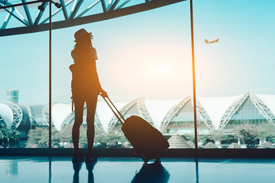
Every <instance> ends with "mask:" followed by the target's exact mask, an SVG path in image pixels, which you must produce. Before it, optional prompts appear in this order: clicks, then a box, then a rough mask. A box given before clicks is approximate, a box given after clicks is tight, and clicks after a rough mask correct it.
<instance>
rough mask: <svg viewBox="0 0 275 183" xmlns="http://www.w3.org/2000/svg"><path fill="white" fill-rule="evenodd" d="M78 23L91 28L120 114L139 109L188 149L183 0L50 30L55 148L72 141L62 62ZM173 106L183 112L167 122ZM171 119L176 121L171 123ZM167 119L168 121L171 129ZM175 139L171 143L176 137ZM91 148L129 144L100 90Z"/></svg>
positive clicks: (67, 76)
mask: <svg viewBox="0 0 275 183" xmlns="http://www.w3.org/2000/svg"><path fill="white" fill-rule="evenodd" d="M81 28H85V29H86V30H87V31H88V32H92V34H93V37H94V39H92V45H93V47H94V48H95V49H96V51H97V57H98V60H97V61H96V67H97V72H98V76H99V80H100V82H101V85H102V88H103V89H104V90H106V91H107V93H108V95H109V97H110V99H111V100H112V101H113V102H114V104H115V105H116V107H117V108H118V109H119V110H120V112H121V113H122V115H123V116H124V117H125V118H128V117H130V116H132V115H136V116H139V117H141V118H143V119H145V120H146V121H148V122H149V123H150V124H151V125H152V126H154V127H155V128H157V129H158V130H159V131H161V132H162V133H163V134H164V136H165V137H166V138H167V139H169V138H170V137H171V136H175V137H176V138H178V136H179V137H180V140H179V141H180V142H181V141H184V142H186V143H190V144H191V145H190V146H188V147H187V148H192V147H194V128H193V127H194V125H193V121H194V120H193V118H194V117H193V112H192V108H193V107H192V104H191V101H192V97H191V94H192V73H191V69H192V66H191V49H190V45H191V44H190V17H189V4H186V2H182V3H177V4H175V5H170V6H167V7H163V8H159V9H155V10H151V11H146V12H142V13H138V14H133V15H129V16H125V17H120V18H116V19H110V20H107V21H103V22H97V23H91V24H85V25H82V26H76V27H71V28H67V29H59V30H54V31H53V82H52V84H53V106H52V115H53V116H52V121H53V125H54V130H53V133H52V138H53V143H54V147H58V148H65V147H72V139H71V129H72V125H73V123H74V120H75V113H74V112H72V111H71V101H70V97H71V80H72V73H71V71H70V70H69V66H70V65H71V64H73V63H74V61H73V59H72V57H71V51H72V50H73V49H74V46H75V42H74V40H75V39H74V33H75V32H76V31H77V30H79V29H81ZM186 100H187V103H188V105H187V106H185V104H187V103H185V102H186ZM182 104H184V105H183V106H182ZM179 106H180V107H179ZM181 107H184V110H183V111H182V110H181ZM179 110H180V111H179ZM185 112H186V114H182V113H185ZM174 113H175V114H174ZM178 113H180V114H181V115H183V116H184V115H187V118H185V117H184V119H183V120H181V119H176V120H175V121H176V122H174V121H171V120H173V119H175V116H174V115H178ZM86 115H87V111H86V109H85V108H84V113H83V123H82V126H81V128H80V131H81V133H80V144H81V145H80V147H87V140H86V129H87V124H86ZM173 123H179V125H178V126H173ZM189 124H190V126H189V127H187V126H186V125H189ZM170 126H173V128H171V130H170ZM203 128H204V127H203V126H202V128H201V129H203ZM61 139H62V140H61ZM173 142H174V141H173ZM174 144H178V140H176V143H174ZM94 147H104V148H110V147H112V148H118V147H119V148H131V147H132V146H131V145H130V144H129V142H128V141H127V139H126V138H125V137H124V134H123V133H122V131H121V124H120V123H119V121H118V119H117V118H116V117H115V116H114V114H113V113H112V111H111V110H110V109H109V108H108V106H107V105H106V104H105V102H104V100H102V98H101V97H100V96H99V97H98V102H97V108H96V115H95V140H94ZM171 147H172V148H186V146H181V145H180V146H173V145H171Z"/></svg>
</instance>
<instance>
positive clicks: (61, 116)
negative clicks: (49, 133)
mask: <svg viewBox="0 0 275 183" xmlns="http://www.w3.org/2000/svg"><path fill="white" fill-rule="evenodd" d="M71 112H72V106H71V105H70V104H62V103H56V104H54V105H53V106H52V120H53V123H54V126H55V128H56V129H57V130H58V131H60V130H61V125H62V122H63V121H64V120H65V118H66V116H68V115H69V114H70V113H71Z"/></svg>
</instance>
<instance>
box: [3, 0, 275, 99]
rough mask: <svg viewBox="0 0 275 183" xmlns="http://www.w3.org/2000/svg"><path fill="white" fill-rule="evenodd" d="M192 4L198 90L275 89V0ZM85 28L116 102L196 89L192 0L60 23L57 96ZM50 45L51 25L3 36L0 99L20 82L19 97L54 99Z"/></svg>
mask: <svg viewBox="0 0 275 183" xmlns="http://www.w3.org/2000/svg"><path fill="white" fill-rule="evenodd" d="M193 3H194V5H193V8H194V41H195V68H196V92H197V95H198V96H203V97H226V96H234V95H244V94H245V93H247V92H252V93H258V94H272V95H274V94H275V85H274V84H273V83H274V82H273V78H274V68H275V62H274V61H275V52H274V48H275V45H274V44H275V36H274V33H275V21H274V19H275V11H274V8H275V1H268V0H265V1H256V0H249V1H248V0H242V1H239V0H231V1H225V0H194V1H193ZM95 11H99V8H98V9H95ZM1 14H3V13H2V12H0V19H1ZM2 18H3V15H2ZM55 18H56V19H58V18H60V17H58V16H57V17H55ZM12 25H13V22H12V21H11V26H12ZM80 28H85V29H86V30H87V31H88V32H92V33H93V35H94V39H93V42H92V44H93V46H94V47H95V48H96V50H97V53H98V58H99V59H98V61H97V70H98V75H99V78H100V81H101V84H102V87H103V88H104V89H105V90H106V91H107V92H108V94H109V96H110V98H111V99H113V100H114V101H120V102H125V101H130V100H133V99H136V98H139V97H145V98H149V99H156V100H170V99H179V98H185V97H187V96H189V95H192V58H191V32H190V10H189V1H185V2H180V3H176V4H173V5H169V6H165V7H162V8H157V9H154V10H150V11H146V12H142V13H136V14H133V15H127V16H124V17H119V18H115V19H110V20H105V21H101V22H96V23H89V24H84V25H81V26H74V27H70V28H64V29H58V30H54V31H53V33H52V34H53V35H52V36H53V40H52V101H53V102H64V103H69V102H70V97H71V86H70V83H71V73H70V70H69V66H70V65H71V64H72V63H73V60H72V58H71V56H70V52H71V50H72V49H73V46H74V37H73V35H74V33H75V32H76V31H77V30H78V29H80ZM215 38H219V39H220V40H219V42H218V43H214V44H205V42H204V39H208V40H212V39H215ZM48 47H49V44H48V32H47V31H45V32H38V33H31V34H23V35H17V36H7V37H0V48H1V49H0V55H1V57H0V58H1V61H0V68H1V72H0V81H1V87H0V101H5V100H6V90H7V89H18V90H19V102H20V103H29V104H46V103H48V100H49V99H48V94H49V92H48V89H49V82H48V81H49V80H48V77H49V75H48V73H49V70H48V66H49V63H48V59H49V58H48Z"/></svg>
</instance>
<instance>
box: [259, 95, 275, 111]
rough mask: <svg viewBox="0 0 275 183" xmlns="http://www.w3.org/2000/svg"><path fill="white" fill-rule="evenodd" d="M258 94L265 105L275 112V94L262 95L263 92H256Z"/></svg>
mask: <svg viewBox="0 0 275 183" xmlns="http://www.w3.org/2000/svg"><path fill="white" fill-rule="evenodd" d="M254 95H256V96H258V97H259V98H260V99H261V100H262V101H263V102H264V103H265V105H266V106H267V107H268V108H269V109H270V110H271V112H272V113H273V114H275V95H262V94H254Z"/></svg>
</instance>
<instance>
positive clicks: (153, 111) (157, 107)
mask: <svg viewBox="0 0 275 183" xmlns="http://www.w3.org/2000/svg"><path fill="white" fill-rule="evenodd" d="M182 100H183V99H177V100H150V99H145V100H144V103H145V106H146V108H147V110H148V113H149V114H150V116H151V118H152V120H153V123H154V125H155V127H156V128H157V129H159V128H160V126H161V122H162V120H163V118H164V117H165V115H166V114H167V112H168V111H169V110H170V109H171V108H172V107H173V106H174V105H176V104H178V103H179V102H180V101H182Z"/></svg>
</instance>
